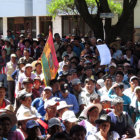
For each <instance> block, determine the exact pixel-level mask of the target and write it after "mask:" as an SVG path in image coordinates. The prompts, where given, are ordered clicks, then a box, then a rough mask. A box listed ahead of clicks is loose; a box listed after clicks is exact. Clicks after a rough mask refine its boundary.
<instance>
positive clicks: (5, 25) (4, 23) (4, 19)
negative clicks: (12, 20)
mask: <svg viewBox="0 0 140 140" xmlns="http://www.w3.org/2000/svg"><path fill="white" fill-rule="evenodd" d="M7 28H8V27H7V17H3V38H6V36H7Z"/></svg>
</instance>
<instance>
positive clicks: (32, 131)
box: [26, 126, 39, 140]
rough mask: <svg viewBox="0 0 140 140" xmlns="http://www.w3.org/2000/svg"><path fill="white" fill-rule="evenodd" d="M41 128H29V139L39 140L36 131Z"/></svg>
mask: <svg viewBox="0 0 140 140" xmlns="http://www.w3.org/2000/svg"><path fill="white" fill-rule="evenodd" d="M37 128H39V127H38V126H35V127H33V128H27V131H26V132H27V134H28V137H27V139H29V140H34V139H35V138H37V140H39V138H38V136H37V134H36V129H37Z"/></svg>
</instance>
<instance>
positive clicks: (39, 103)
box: [31, 97, 44, 109]
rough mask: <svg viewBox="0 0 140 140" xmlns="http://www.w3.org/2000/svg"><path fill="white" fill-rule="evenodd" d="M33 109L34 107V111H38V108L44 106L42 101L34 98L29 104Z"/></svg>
mask: <svg viewBox="0 0 140 140" xmlns="http://www.w3.org/2000/svg"><path fill="white" fill-rule="evenodd" d="M31 105H32V106H33V107H35V108H36V109H38V108H39V107H40V106H42V105H44V101H43V99H42V97H41V98H36V99H34V100H33V101H32V104H31Z"/></svg>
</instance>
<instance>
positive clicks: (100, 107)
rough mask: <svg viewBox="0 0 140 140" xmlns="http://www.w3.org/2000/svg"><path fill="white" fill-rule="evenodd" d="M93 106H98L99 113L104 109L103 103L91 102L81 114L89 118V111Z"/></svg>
mask: <svg viewBox="0 0 140 140" xmlns="http://www.w3.org/2000/svg"><path fill="white" fill-rule="evenodd" d="M93 107H97V108H98V109H99V113H100V112H101V111H102V105H101V104H99V103H97V104H93V103H91V104H89V105H88V106H87V107H85V109H84V110H83V111H82V113H81V114H80V116H82V117H85V118H87V113H88V111H89V110H90V109H91V108H93Z"/></svg>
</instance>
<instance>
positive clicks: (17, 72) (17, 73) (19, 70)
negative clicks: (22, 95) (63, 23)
mask: <svg viewBox="0 0 140 140" xmlns="http://www.w3.org/2000/svg"><path fill="white" fill-rule="evenodd" d="M24 66H25V64H24V62H23V61H19V62H18V68H17V69H16V70H15V71H14V72H13V73H12V75H11V77H12V78H13V80H15V94H17V93H18V86H19V85H18V79H19V76H20V75H21V74H23V70H22V68H23V67H24Z"/></svg>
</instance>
